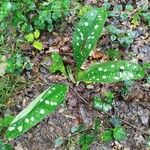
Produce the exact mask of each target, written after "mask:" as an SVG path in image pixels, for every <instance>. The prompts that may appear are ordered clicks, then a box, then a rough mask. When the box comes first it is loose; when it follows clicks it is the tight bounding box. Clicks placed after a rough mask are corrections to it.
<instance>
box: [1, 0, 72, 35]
mask: <svg viewBox="0 0 150 150" xmlns="http://www.w3.org/2000/svg"><path fill="white" fill-rule="evenodd" d="M0 4H1V6H0V29H1V30H7V29H8V28H9V26H10V24H11V25H12V26H14V27H15V29H16V27H17V30H18V31H19V32H25V33H26V32H28V33H29V32H32V31H33V30H35V29H38V30H47V31H49V32H51V31H52V30H53V26H54V25H55V24H56V23H57V22H58V21H60V20H61V19H62V18H64V17H65V16H66V15H68V13H69V8H70V0H55V1H54V0H51V1H41V2H39V1H37V0H23V1H22V2H18V1H14V0H13V1H10V0H8V1H7V2H3V1H2V2H0ZM8 18H9V19H8Z"/></svg>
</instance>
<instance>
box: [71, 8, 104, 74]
mask: <svg viewBox="0 0 150 150" xmlns="http://www.w3.org/2000/svg"><path fill="white" fill-rule="evenodd" d="M106 16H107V11H106V10H105V9H103V8H93V9H91V10H90V11H88V12H87V13H86V14H85V15H84V16H83V17H82V18H81V20H80V21H79V23H78V25H77V27H76V29H75V32H74V34H73V52H74V58H75V61H76V66H77V70H78V71H79V69H80V67H81V66H82V64H83V63H84V61H85V59H86V58H87V57H88V56H89V54H90V52H91V51H92V50H93V48H94V47H95V45H96V43H97V41H98V38H99V37H100V36H101V34H102V30H103V26H104V24H105V21H106Z"/></svg>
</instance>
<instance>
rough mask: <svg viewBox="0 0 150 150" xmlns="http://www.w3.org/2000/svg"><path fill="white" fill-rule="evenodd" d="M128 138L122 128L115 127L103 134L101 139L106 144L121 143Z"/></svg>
mask: <svg viewBox="0 0 150 150" xmlns="http://www.w3.org/2000/svg"><path fill="white" fill-rule="evenodd" d="M126 138H127V134H126V132H125V129H124V128H123V127H121V126H119V127H115V128H113V129H106V130H105V131H104V132H103V133H102V134H101V139H102V140H103V141H104V142H110V141H112V140H116V141H121V140H124V139H126Z"/></svg>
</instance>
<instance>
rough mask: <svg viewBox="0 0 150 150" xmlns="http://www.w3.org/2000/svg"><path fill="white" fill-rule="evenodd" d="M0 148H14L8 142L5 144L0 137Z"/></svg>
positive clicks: (7, 149)
mask: <svg viewBox="0 0 150 150" xmlns="http://www.w3.org/2000/svg"><path fill="white" fill-rule="evenodd" d="M0 148H1V150H14V148H13V147H12V146H11V145H10V144H5V143H4V142H3V141H2V140H1V139H0Z"/></svg>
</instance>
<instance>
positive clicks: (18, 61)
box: [5, 53, 33, 74]
mask: <svg viewBox="0 0 150 150" xmlns="http://www.w3.org/2000/svg"><path fill="white" fill-rule="evenodd" d="M5 63H6V70H5V73H9V74H20V73H22V71H23V70H24V69H26V70H30V69H32V65H33V64H32V63H31V62H30V59H29V58H28V57H24V56H23V55H22V54H17V53H16V54H12V55H11V56H10V57H9V58H8V59H6V62H5Z"/></svg>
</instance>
